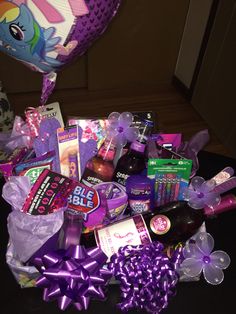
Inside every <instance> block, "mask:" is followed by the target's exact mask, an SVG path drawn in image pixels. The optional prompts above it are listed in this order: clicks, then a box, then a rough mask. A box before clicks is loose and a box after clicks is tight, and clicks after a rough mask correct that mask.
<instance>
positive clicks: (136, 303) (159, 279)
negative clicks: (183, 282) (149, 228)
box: [108, 242, 182, 313]
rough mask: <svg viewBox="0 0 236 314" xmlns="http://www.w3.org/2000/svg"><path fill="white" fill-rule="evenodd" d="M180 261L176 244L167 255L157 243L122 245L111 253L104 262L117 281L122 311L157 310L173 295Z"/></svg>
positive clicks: (179, 253)
mask: <svg viewBox="0 0 236 314" xmlns="http://www.w3.org/2000/svg"><path fill="white" fill-rule="evenodd" d="M181 262H182V248H181V247H180V246H179V247H178V248H177V249H176V250H174V252H172V255H171V257H170V258H169V257H168V256H167V254H166V253H165V252H164V246H163V245H162V244H161V243H159V242H153V243H150V244H149V245H145V246H143V245H138V246H125V247H122V248H120V249H119V251H118V253H116V254H114V255H112V257H111V260H110V262H109V264H108V269H110V270H111V271H112V273H113V275H114V276H115V278H116V279H117V280H118V281H120V290H121V303H119V304H118V307H119V308H120V309H121V310H122V311H129V310H131V309H136V310H146V311H147V312H149V313H160V312H161V311H162V310H163V309H164V308H166V307H167V306H168V303H169V300H170V299H171V297H172V296H174V295H175V292H176V285H177V283H178V280H179V276H178V272H177V269H178V267H179V265H180V263H181Z"/></svg>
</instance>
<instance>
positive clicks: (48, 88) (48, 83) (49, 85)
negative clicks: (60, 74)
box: [40, 72, 57, 106]
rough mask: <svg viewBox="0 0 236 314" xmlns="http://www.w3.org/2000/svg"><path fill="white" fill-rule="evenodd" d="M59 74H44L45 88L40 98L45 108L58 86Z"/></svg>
mask: <svg viewBox="0 0 236 314" xmlns="http://www.w3.org/2000/svg"><path fill="white" fill-rule="evenodd" d="M56 79H57V74H56V73H55V72H51V73H47V74H43V87H42V93H41V98H40V104H41V106H44V105H45V104H46V102H47V100H48V98H49V96H50V95H51V93H52V92H53V90H54V87H55V85H56Z"/></svg>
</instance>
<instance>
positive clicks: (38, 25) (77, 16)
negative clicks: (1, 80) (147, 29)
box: [0, 0, 121, 104]
mask: <svg viewBox="0 0 236 314" xmlns="http://www.w3.org/2000/svg"><path fill="white" fill-rule="evenodd" d="M120 2H121V0H64V1H61V0H50V1H48V0H40V1H39V0H12V1H11V0H0V51H3V52H5V53H7V54H8V55H10V56H12V57H14V58H15V59H17V60H19V61H21V62H23V63H24V64H25V65H27V66H28V67H30V68H31V69H32V70H34V71H38V72H41V73H43V74H44V81H43V89H42V97H41V103H42V104H44V103H45V102H46V100H47V98H48V96H49V95H50V93H51V92H52V90H53V88H54V86H55V80H56V72H57V71H58V70H60V69H61V68H62V67H63V66H65V65H66V64H67V63H68V62H70V61H71V60H72V59H74V58H75V57H76V56H81V55H82V54H84V53H85V52H86V51H87V49H88V48H89V46H90V45H91V44H92V43H93V42H94V41H95V40H96V39H98V38H99V37H100V36H101V34H102V33H103V32H104V31H105V29H106V27H107V26H108V24H109V22H110V21H111V19H112V18H113V17H114V15H115V14H116V12H117V10H118V7H119V4H120Z"/></svg>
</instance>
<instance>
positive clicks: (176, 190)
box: [148, 159, 192, 206]
mask: <svg viewBox="0 0 236 314" xmlns="http://www.w3.org/2000/svg"><path fill="white" fill-rule="evenodd" d="M191 169H192V160H189V159H183V160H177V159H149V161H148V177H149V178H151V179H153V180H154V181H155V182H154V185H155V188H154V202H155V205H156V206H160V205H163V204H165V203H168V202H172V201H174V200H182V199H183V191H184V189H185V188H186V187H187V186H188V184H189V178H190V174H191Z"/></svg>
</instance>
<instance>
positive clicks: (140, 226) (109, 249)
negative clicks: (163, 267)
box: [95, 215, 152, 259]
mask: <svg viewBox="0 0 236 314" xmlns="http://www.w3.org/2000/svg"><path fill="white" fill-rule="evenodd" d="M95 237H96V242H97V245H98V246H100V248H101V249H102V251H103V252H104V253H105V254H106V255H107V257H108V258H109V259H110V257H111V256H112V255H113V254H114V253H117V252H118V250H119V248H120V247H122V246H126V245H140V244H143V245H145V244H149V243H151V242H152V241H151V238H150V235H149V233H148V229H147V226H146V224H145V222H144V220H143V217H142V215H137V216H133V217H132V218H128V219H125V220H122V221H120V222H117V223H115V224H112V225H109V226H107V227H104V228H101V229H99V230H96V231H95Z"/></svg>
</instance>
